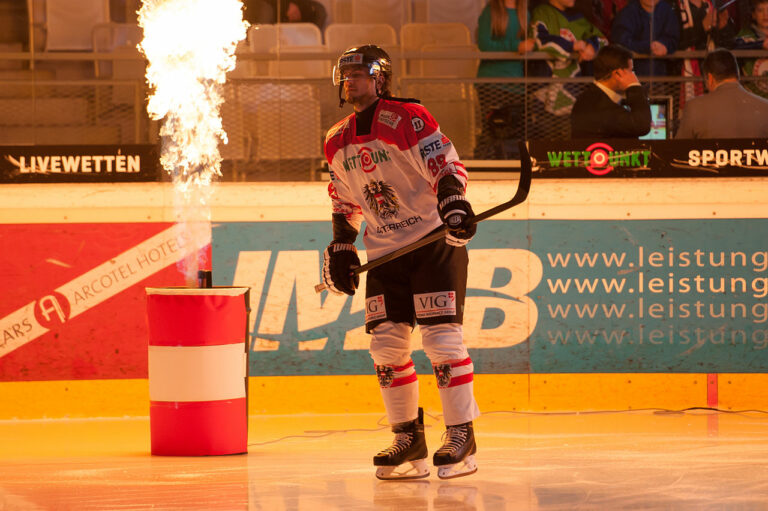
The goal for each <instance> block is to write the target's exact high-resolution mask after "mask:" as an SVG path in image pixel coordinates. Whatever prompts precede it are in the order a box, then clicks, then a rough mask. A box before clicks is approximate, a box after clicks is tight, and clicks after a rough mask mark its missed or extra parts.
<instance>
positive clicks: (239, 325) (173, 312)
mask: <svg viewBox="0 0 768 511" xmlns="http://www.w3.org/2000/svg"><path fill="white" fill-rule="evenodd" d="M146 291H147V319H148V321H149V400H150V404H149V422H150V434H151V443H152V454H157V455H164V456H204V455H216V454H239V453H245V452H247V451H248V401H247V398H248V394H247V389H248V378H247V376H248V343H247V342H246V340H247V330H248V292H249V288H247V287H215V288H208V289H206V288H200V289H198V288H147V290H146Z"/></svg>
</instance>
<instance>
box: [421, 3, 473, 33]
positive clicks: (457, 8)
mask: <svg viewBox="0 0 768 511" xmlns="http://www.w3.org/2000/svg"><path fill="white" fill-rule="evenodd" d="M426 2H427V22H428V23H462V24H463V25H465V26H466V27H467V28H468V29H469V32H470V34H471V38H472V39H471V40H472V41H475V37H476V33H477V19H478V18H479V17H480V13H481V12H482V11H483V7H484V6H485V4H486V3H487V2H486V1H485V0H451V1H450V2H446V1H445V0H426Z"/></svg>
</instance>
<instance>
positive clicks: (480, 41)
mask: <svg viewBox="0 0 768 511" xmlns="http://www.w3.org/2000/svg"><path fill="white" fill-rule="evenodd" d="M527 33H528V2H527V0H491V1H490V2H489V3H488V4H487V5H486V6H485V8H484V9H483V11H482V12H481V13H480V17H479V18H478V20H477V45H478V47H479V48H480V50H481V51H514V52H517V53H520V54H525V53H527V52H529V51H531V50H533V48H534V46H535V41H534V40H533V38H528V39H526V37H525V36H526V34H527ZM524 71H525V69H524V62H523V61H522V60H482V61H480V67H479V68H478V70H477V76H478V77H479V78H484V77H493V78H496V77H511V78H521V77H523V75H524V74H525V73H524ZM477 93H478V97H479V99H480V109H481V114H482V119H483V120H484V122H483V133H482V134H481V136H480V140H479V141H478V148H477V149H476V153H481V156H482V157H486V158H499V159H507V158H508V157H514V156H516V154H515V153H516V152H517V145H516V143H515V139H518V138H520V137H522V136H523V133H522V128H523V126H524V125H525V123H524V122H523V119H522V116H523V101H524V100H525V96H524V94H525V90H524V88H523V87H522V86H520V85H509V84H501V83H478V84H477ZM501 124H504V126H503V127H502V126H501ZM491 146H493V147H491ZM491 149H492V151H491ZM482 153H485V154H482ZM508 153H511V154H508Z"/></svg>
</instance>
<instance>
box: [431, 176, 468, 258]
mask: <svg viewBox="0 0 768 511" xmlns="http://www.w3.org/2000/svg"><path fill="white" fill-rule="evenodd" d="M456 185H458V186H456ZM437 201H438V202H437V212H438V214H439V215H440V220H442V221H443V223H444V224H445V225H446V226H447V227H448V231H447V232H446V233H445V242H446V243H448V244H449V245H452V246H454V247H463V246H464V245H466V244H467V243H469V240H471V239H472V237H473V236H474V235H475V232H477V226H476V225H475V224H471V223H469V220H470V219H471V218H472V217H473V216H475V213H474V212H473V211H472V206H470V205H469V202H467V199H466V197H464V190H463V189H462V188H461V186H460V185H459V183H458V180H456V178H454V177H452V176H448V177H444V178H443V179H441V180H440V183H439V185H438V192H437Z"/></svg>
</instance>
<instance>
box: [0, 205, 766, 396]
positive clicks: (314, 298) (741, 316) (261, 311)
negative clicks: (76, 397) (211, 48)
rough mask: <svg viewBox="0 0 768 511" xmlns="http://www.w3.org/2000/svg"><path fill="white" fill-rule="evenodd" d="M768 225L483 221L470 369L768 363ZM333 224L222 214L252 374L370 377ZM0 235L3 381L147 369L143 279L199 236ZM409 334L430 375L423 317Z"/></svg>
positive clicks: (157, 275)
mask: <svg viewBox="0 0 768 511" xmlns="http://www.w3.org/2000/svg"><path fill="white" fill-rule="evenodd" d="M764 232H768V220H767V219H735V218H731V219H646V220H616V219H613V220H562V219H558V220H530V219H526V220H489V221H487V222H483V223H482V224H481V225H480V228H479V229H478V233H477V235H476V237H475V238H474V239H473V240H472V242H471V243H470V245H469V257H470V266H469V273H468V292H467V300H466V312H465V323H464V337H465V341H466V343H467V345H468V347H469V348H470V353H471V355H472V358H473V361H474V364H475V372H477V373H478V374H482V373H485V374H509V373H674V372H678V373H729V372H736V373H758V372H765V371H767V370H768V299H767V298H766V297H767V295H768V248H766V246H765V242H764V239H763V237H760V236H755V233H764ZM329 235H330V227H329V223H328V222H303V221H284V222H279V221H265V222H219V223H215V224H214V226H213V231H212V240H211V243H212V258H213V280H214V285H235V286H248V287H250V288H251V292H250V297H251V298H250V306H251V312H250V315H249V325H248V331H249V333H250V339H249V343H250V357H249V360H250V362H249V363H250V367H249V375H250V376H279V375H340V374H371V371H372V368H371V364H372V361H371V358H370V355H369V353H368V345H369V336H368V334H366V333H365V332H364V328H363V323H364V317H365V299H364V298H365V278H364V277H363V278H362V279H361V288H360V289H359V290H358V292H357V293H356V294H355V296H354V297H349V296H347V295H341V296H339V295H332V294H329V293H327V292H323V293H320V294H318V293H315V291H314V286H315V284H317V283H318V282H319V281H320V272H321V267H322V253H323V250H324V248H325V246H326V244H327V243H328V237H329ZM0 238H1V239H2V240H3V244H4V246H6V247H9V249H7V250H6V251H5V257H4V264H3V265H2V267H0V277H2V278H1V280H2V282H3V286H4V288H5V289H6V290H7V292H6V293H4V295H3V297H2V299H1V300H0V332H1V333H2V337H0V381H34V380H77V379H120V378H145V377H146V375H147V359H146V346H147V344H146V343H147V326H146V311H145V305H146V302H145V294H144V288H145V287H146V286H150V287H165V286H182V285H184V278H183V276H182V274H181V273H180V272H179V271H178V269H177V267H176V263H177V262H178V261H179V260H181V259H183V258H184V257H186V256H187V255H188V254H189V253H191V252H192V251H194V250H197V248H199V247H196V246H194V245H193V244H190V243H188V242H186V241H185V240H186V237H185V234H184V232H183V231H181V230H180V228H179V227H177V226H176V225H175V224H168V223H125V224H120V223H105V224H24V225H19V224H6V225H0ZM358 248H359V249H360V251H361V259H362V260H365V253H364V250H363V246H362V245H358ZM9 290H12V291H9ZM413 347H414V349H415V350H416V352H415V354H414V361H415V362H416V364H417V369H418V371H419V372H421V373H429V372H431V369H430V366H429V362H428V360H427V358H426V356H425V355H424V353H423V351H421V346H420V336H419V332H418V329H416V330H415V331H414V333H413Z"/></svg>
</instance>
